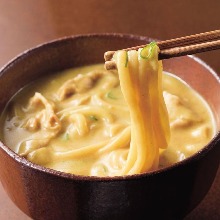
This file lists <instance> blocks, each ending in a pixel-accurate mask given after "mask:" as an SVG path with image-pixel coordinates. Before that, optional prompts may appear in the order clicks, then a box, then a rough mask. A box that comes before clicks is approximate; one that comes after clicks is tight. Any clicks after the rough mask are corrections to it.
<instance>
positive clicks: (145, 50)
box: [140, 41, 157, 60]
mask: <svg viewBox="0 0 220 220" xmlns="http://www.w3.org/2000/svg"><path fill="white" fill-rule="evenodd" d="M156 45H157V43H156V42H154V41H153V42H151V43H149V44H147V45H146V46H145V47H144V48H142V50H141V52H140V57H141V58H142V59H145V60H147V59H149V58H150V57H151V56H152V53H153V49H154V47H155V46H156ZM144 53H145V54H146V53H147V55H144Z"/></svg>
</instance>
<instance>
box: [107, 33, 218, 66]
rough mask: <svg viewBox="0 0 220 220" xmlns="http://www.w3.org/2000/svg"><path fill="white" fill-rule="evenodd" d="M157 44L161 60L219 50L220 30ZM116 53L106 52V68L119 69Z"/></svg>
mask: <svg viewBox="0 0 220 220" xmlns="http://www.w3.org/2000/svg"><path fill="white" fill-rule="evenodd" d="M157 45H158V47H159V48H160V53H159V59H160V60H163V59H169V58H172V57H178V56H184V55H190V54H196V53H201V52H206V51H210V50H217V49H220V30H215V31H210V32H205V33H200V34H195V35H190V36H186V37H180V38H175V39H171V40H166V41H160V42H157ZM144 46H145V45H140V46H136V47H131V48H127V49H123V50H126V51H128V50H138V49H139V48H143V47H144ZM114 53H115V51H107V52H105V54H104V58H105V68H106V69H107V70H110V69H117V66H116V63H115V62H114V61H112V58H113V55H114Z"/></svg>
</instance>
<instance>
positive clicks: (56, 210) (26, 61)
mask: <svg viewBox="0 0 220 220" xmlns="http://www.w3.org/2000/svg"><path fill="white" fill-rule="evenodd" d="M151 40H152V39H149V38H147V37H140V36H132V35H121V34H102V35H98V34H94V35H84V36H73V37H69V38H65V39H60V40H57V41H54V42H50V43H46V44H44V45H41V46H38V47H36V48H34V49H31V50H28V51H26V52H24V53H23V54H21V55H20V56H18V57H17V58H15V59H14V60H13V61H11V62H10V63H9V64H7V65H6V66H5V67H3V68H2V70H1V72H0V97H1V99H0V111H2V110H3V108H4V107H5V105H6V103H7V102H8V101H9V99H10V98H11V97H12V95H13V94H14V93H16V92H17V91H18V90H19V89H20V88H22V87H23V86H25V85H26V84H28V83H30V82H31V81H33V80H35V79H37V78H39V77H42V76H45V75H47V74H53V73H55V72H58V71H62V70H65V69H67V68H71V67H77V66H84V65H89V64H94V63H101V62H104V60H103V54H104V52H105V51H108V50H117V49H121V48H127V47H131V46H134V45H141V44H146V43H148V42H149V41H151ZM163 65H164V70H165V71H168V72H171V73H174V74H176V75H177V76H179V77H181V78H182V79H183V80H185V81H186V82H187V83H188V84H189V85H191V86H192V87H193V88H194V89H195V90H197V91H198V92H199V93H200V94H201V95H202V96H203V97H204V98H205V99H206V100H207V102H208V103H209V105H210V106H211V108H212V110H213V112H214V115H215V119H216V123H217V130H218V131H219V130H220V129H219V128H220V102H219V92H220V80H219V78H218V76H217V74H216V73H215V72H214V71H213V70H212V69H211V68H209V67H208V66H207V65H206V64H204V63H203V62H202V61H201V60H199V59H197V58H195V57H193V56H191V57H189V56H186V57H180V58H173V59H170V60H164V62H163ZM6 85H7V89H6ZM219 158H220V134H219V132H218V134H217V135H216V136H215V137H214V138H213V139H212V140H211V142H210V143H209V144H208V145H207V146H205V147H204V149H203V150H201V151H200V152H198V153H197V154H195V155H194V156H192V157H190V158H188V159H186V160H184V161H182V162H179V163H177V164H174V165H173V166H170V167H168V168H165V169H161V170H158V171H155V172H151V173H147V174H139V175H133V176H122V177H105V178H98V177H85V176H77V175H72V174H67V173H62V172H58V171H55V170H51V169H47V168H44V167H42V166H39V165H36V164H33V163H31V162H29V161H27V160H26V159H25V158H23V157H21V156H19V155H17V154H16V153H14V152H13V151H12V150H11V149H10V146H6V145H5V144H4V143H2V142H0V180H1V182H2V184H3V187H4V189H5V190H6V191H7V193H8V195H9V196H10V198H11V199H12V201H13V202H14V203H15V204H16V205H17V206H18V207H19V208H20V209H21V210H22V211H23V212H25V213H26V214H27V215H29V216H30V217H32V218H34V219H90V220H92V219H106V220H107V219H111V220H113V219H180V218H183V217H184V216H186V214H187V213H189V212H190V211H191V210H192V209H193V208H195V207H196V206H197V205H198V203H199V202H200V201H201V200H202V199H203V198H204V196H205V195H206V193H207V192H208V190H209V189H210V186H211V184H212V182H213V180H214V178H215V175H216V172H217V169H218V167H219Z"/></svg>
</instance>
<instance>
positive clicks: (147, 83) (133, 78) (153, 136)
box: [115, 43, 170, 174]
mask: <svg viewBox="0 0 220 220" xmlns="http://www.w3.org/2000/svg"><path fill="white" fill-rule="evenodd" d="M158 51H159V48H158V47H157V46H156V45H155V44H154V43H151V44H149V45H147V46H146V47H145V48H143V49H140V50H139V51H129V52H126V51H118V52H117V53H116V55H115V60H116V64H117V68H118V74H119V79H120V84H121V90H122V93H123V95H124V98H125V101H126V102H127V105H128V108H129V111H130V117H131V144H130V150H129V153H128V158H127V161H126V165H125V167H124V168H123V170H122V174H135V173H141V172H146V171H149V170H153V169H156V168H157V167H158V163H159V148H166V147H167V146H168V142H169V136H170V128H169V118H168V113H167V110H166V107H165V102H164V99H163V93H162V63H161V61H158Z"/></svg>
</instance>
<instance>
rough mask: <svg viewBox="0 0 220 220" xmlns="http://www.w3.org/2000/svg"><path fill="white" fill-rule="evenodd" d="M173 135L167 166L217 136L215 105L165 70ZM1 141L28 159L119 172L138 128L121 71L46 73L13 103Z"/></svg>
mask: <svg viewBox="0 0 220 220" xmlns="http://www.w3.org/2000/svg"><path fill="white" fill-rule="evenodd" d="M162 80H163V81H162V82H163V96H164V99H165V103H166V107H167V110H168V115H169V123H170V129H171V137H170V142H169V146H168V148H167V149H160V156H159V158H160V159H159V168H160V167H166V166H169V165H171V164H173V163H176V162H178V161H181V160H183V159H185V158H187V157H189V156H191V155H193V154H194V153H196V152H197V151H199V150H200V149H201V148H202V147H204V146H205V145H206V144H207V143H208V142H209V141H210V139H211V138H212V137H213V136H214V134H215V123H214V118H213V115H212V112H211V110H210V108H209V106H208V105H207V103H206V102H205V101H204V100H203V99H202V98H201V97H200V95H199V94H197V93H196V92H195V91H194V90H193V89H191V88H190V87H189V86H188V85H187V84H186V83H185V82H183V81H182V80H181V79H179V78H177V77H176V76H174V75H172V74H170V73H165V72H164V73H163V79H162ZM1 120H2V121H3V123H2V124H3V127H2V128H1V129H2V130H1V139H2V140H3V142H4V143H5V144H6V145H8V146H10V147H11V148H12V149H13V150H14V151H15V152H17V153H18V154H20V155H22V156H24V157H25V158H27V159H28V160H30V161H32V162H34V163H36V164H40V165H43V166H45V167H48V168H52V169H55V170H59V171H63V172H67V173H73V174H79V175H89V176H91V175H95V176H114V175H118V174H119V171H120V170H121V169H122V168H123V166H124V165H125V163H126V160H127V156H128V151H129V147H130V139H131V128H130V114H129V110H128V106H127V104H126V102H125V99H124V97H123V95H122V92H121V87H120V83H119V78H118V74H117V71H106V70H105V69H104V67H103V65H101V64H97V65H92V66H87V67H80V68H75V69H70V70H66V71H64V72H62V73H58V74H56V75H53V76H48V77H46V78H43V79H40V80H38V81H36V82H34V83H32V84H30V85H28V86H27V87H25V88H24V89H22V90H21V91H19V92H18V93H17V94H16V95H15V96H14V97H13V98H12V99H11V100H10V102H9V104H8V105H7V108H6V109H5V111H4V112H3V114H2V117H1Z"/></svg>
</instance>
